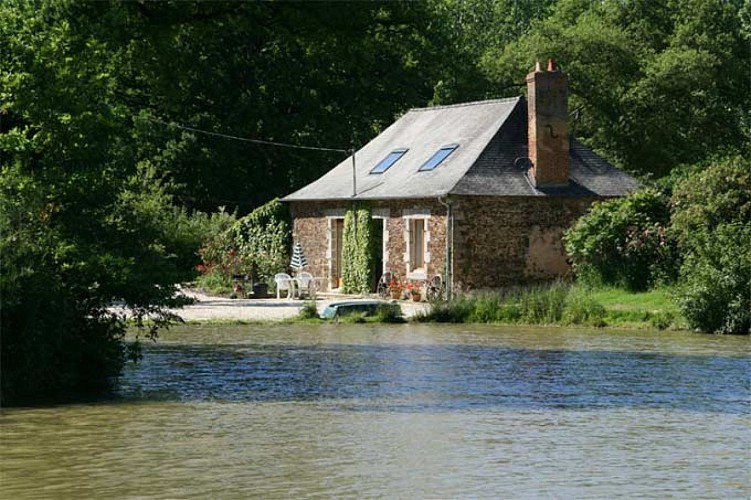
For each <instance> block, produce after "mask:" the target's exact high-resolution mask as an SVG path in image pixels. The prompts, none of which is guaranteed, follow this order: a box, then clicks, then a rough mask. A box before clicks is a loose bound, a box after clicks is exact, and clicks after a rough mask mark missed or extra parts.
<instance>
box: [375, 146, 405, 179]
mask: <svg viewBox="0 0 751 500" xmlns="http://www.w3.org/2000/svg"><path fill="white" fill-rule="evenodd" d="M406 152H407V149H406V148H402V149H395V150H393V151H392V152H390V153H389V154H388V156H387V157H386V158H384V159H383V160H381V161H380V162H379V163H378V165H376V166H375V168H373V170H371V171H370V173H371V174H382V173H384V172H385V171H386V170H388V169H389V168H391V165H393V164H394V163H396V162H397V161H398V160H399V158H401V157H402V156H404V153H406Z"/></svg>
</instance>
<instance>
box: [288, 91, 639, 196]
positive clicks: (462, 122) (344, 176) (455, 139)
mask: <svg viewBox="0 0 751 500" xmlns="http://www.w3.org/2000/svg"><path fill="white" fill-rule="evenodd" d="M526 108H527V107H526V103H525V100H524V98H522V97H515V98H510V99H496V100H490V101H480V102H472V103H466V104H456V105H451V106H436V107H432V108H420V109H412V110H410V111H409V112H407V113H406V114H405V115H404V116H402V117H401V118H399V119H398V120H397V121H396V122H394V123H393V124H392V125H391V126H390V127H388V128H387V129H386V130H384V131H383V132H382V133H381V134H380V135H379V136H378V137H376V138H375V139H373V140H372V141H370V142H369V143H368V144H366V145H365V146H364V147H363V148H362V149H360V150H358V151H357V152H356V153H355V159H356V165H357V174H356V176H357V196H356V197H354V199H359V200H383V199H393V198H400V199H404V198H408V199H409V198H435V197H438V196H446V195H449V194H455V195H467V196H472V195H475V196H479V195H483V196H550V195H557V196H588V195H589V196H593V195H596V196H620V195H624V194H626V193H628V192H629V191H631V190H633V189H634V188H635V187H636V186H637V182H636V180H635V179H634V178H632V177H631V176H630V175H628V174H626V173H625V172H623V171H621V170H619V169H617V168H615V167H614V166H613V165H611V164H610V163H608V162H607V161H606V160H604V159H603V158H601V157H599V156H597V155H596V154H595V153H594V152H592V151H590V150H589V149H588V148H587V147H586V146H584V145H583V144H581V143H580V142H578V141H576V140H575V139H572V141H571V146H570V167H569V177H570V181H571V183H570V186H569V188H568V189H562V190H561V189H558V190H556V191H549V192H545V191H541V190H538V189H535V188H534V187H533V186H532V184H531V183H530V181H529V179H528V177H527V173H526V171H525V170H524V168H522V167H523V164H524V161H523V160H519V159H520V158H526V157H527V109H526ZM450 144H458V145H459V147H458V148H457V149H456V150H455V151H454V152H453V153H452V154H451V155H450V156H449V157H448V158H446V159H445V160H444V161H443V162H442V163H441V164H440V165H439V166H438V167H437V168H436V169H435V170H432V171H426V172H420V171H418V170H419V168H420V167H421V166H422V165H423V163H425V162H426V161H427V160H428V159H429V158H430V157H431V156H433V154H435V153H436V152H437V151H438V150H439V149H440V148H441V147H444V146H447V145H450ZM400 148H406V149H408V151H407V152H406V154H404V156H403V157H402V158H401V159H399V160H398V161H397V162H396V163H395V164H394V165H393V166H392V167H391V168H389V169H388V170H387V171H386V172H384V173H382V174H370V173H369V172H370V171H371V170H372V169H373V167H375V165H376V164H377V163H378V162H380V161H381V160H382V159H383V158H385V157H386V156H387V155H388V154H389V153H390V152H392V151H394V150H396V149H400ZM517 160H519V161H517ZM342 199H346V200H352V199H353V196H352V159H351V157H350V158H347V159H345V160H344V161H342V162H341V163H340V164H339V165H337V166H336V167H334V168H333V169H332V170H331V171H329V172H328V173H327V174H325V175H324V176H323V177H321V178H319V179H318V180H316V181H314V182H312V183H310V184H308V185H307V186H305V187H303V188H302V189H300V190H298V191H296V192H294V193H292V194H290V195H288V196H286V197H285V198H283V200H284V201H303V200H311V201H312V200H342Z"/></svg>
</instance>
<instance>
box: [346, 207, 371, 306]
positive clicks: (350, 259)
mask: <svg viewBox="0 0 751 500" xmlns="http://www.w3.org/2000/svg"><path fill="white" fill-rule="evenodd" d="M372 228H373V224H372V219H371V216H370V208H368V207H366V206H355V207H353V208H351V209H349V210H347V213H346V214H345V215H344V234H343V238H342V239H343V242H342V288H343V289H344V292H345V293H367V292H369V291H370V284H371V281H372V272H373V269H372V268H373V259H374V254H373V229H372Z"/></svg>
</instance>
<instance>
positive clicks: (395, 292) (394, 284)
mask: <svg viewBox="0 0 751 500" xmlns="http://www.w3.org/2000/svg"><path fill="white" fill-rule="evenodd" d="M402 291H403V288H402V284H401V283H400V282H398V281H396V280H391V281H389V293H390V294H391V298H392V299H401V298H402Z"/></svg>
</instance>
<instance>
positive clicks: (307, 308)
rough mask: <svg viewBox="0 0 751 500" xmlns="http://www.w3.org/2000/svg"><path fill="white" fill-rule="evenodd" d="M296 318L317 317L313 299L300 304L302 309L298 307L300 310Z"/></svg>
mask: <svg viewBox="0 0 751 500" xmlns="http://www.w3.org/2000/svg"><path fill="white" fill-rule="evenodd" d="M297 319H302V320H307V319H319V316H318V308H317V307H316V303H315V302H314V301H309V302H306V303H305V305H304V306H302V309H300V312H299V313H298V314H297Z"/></svg>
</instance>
